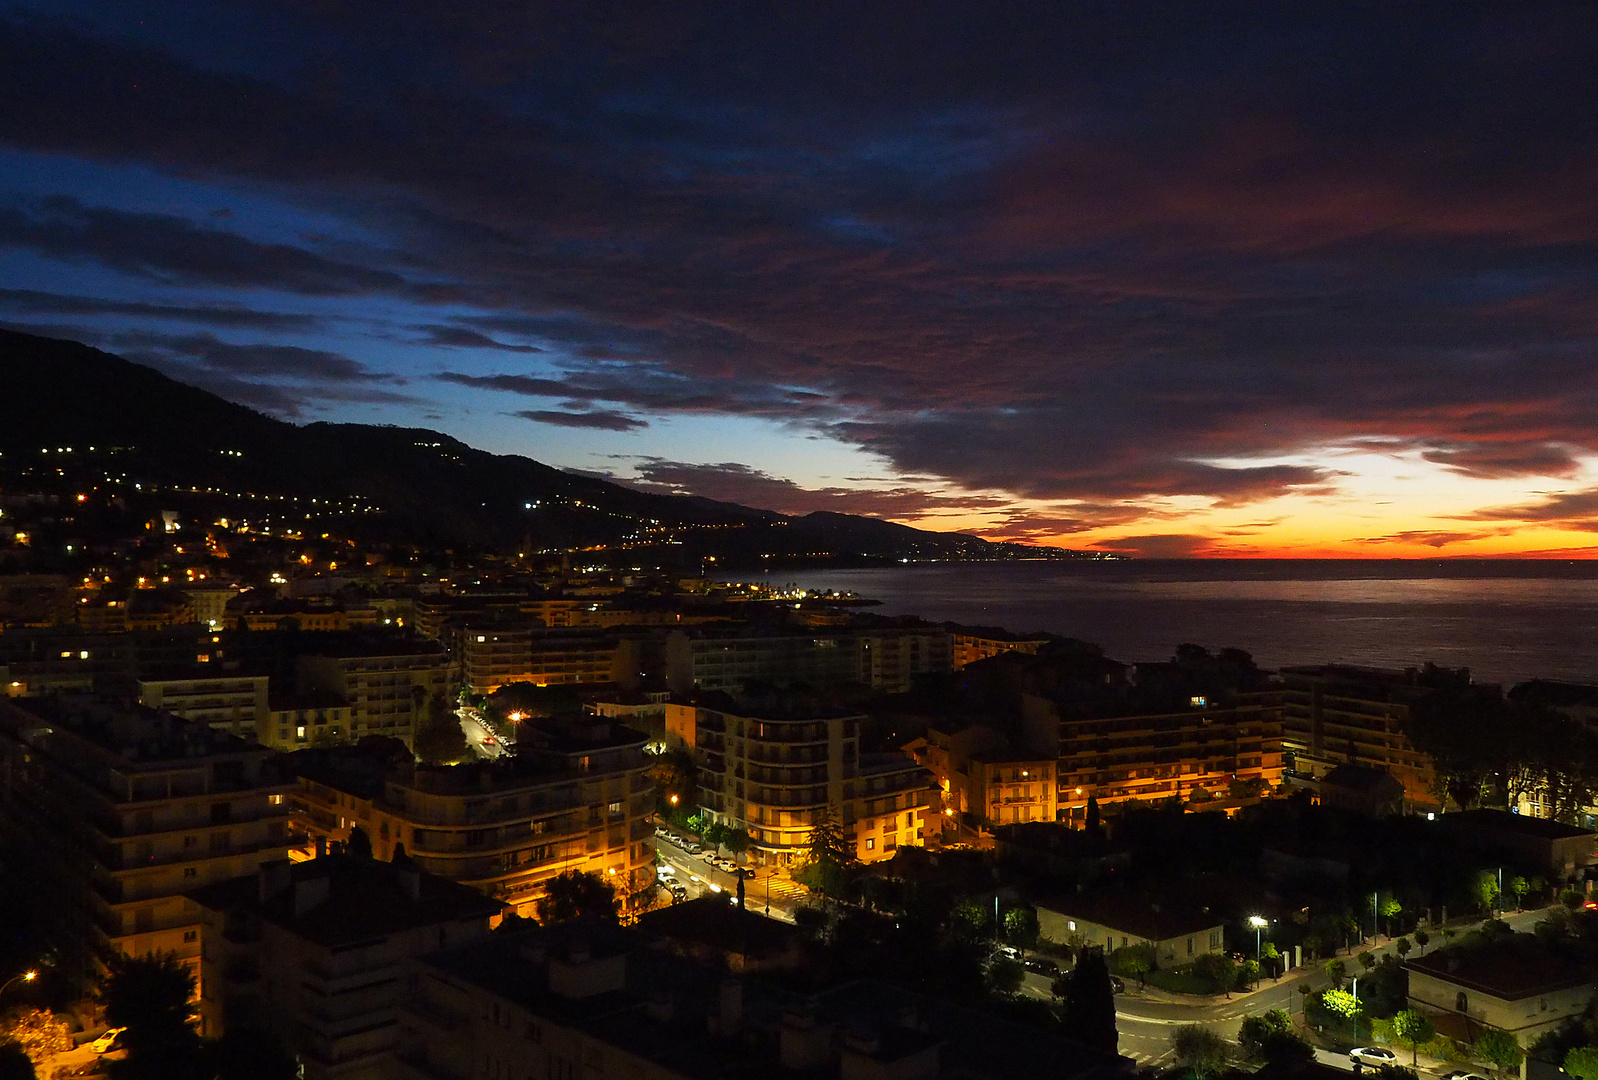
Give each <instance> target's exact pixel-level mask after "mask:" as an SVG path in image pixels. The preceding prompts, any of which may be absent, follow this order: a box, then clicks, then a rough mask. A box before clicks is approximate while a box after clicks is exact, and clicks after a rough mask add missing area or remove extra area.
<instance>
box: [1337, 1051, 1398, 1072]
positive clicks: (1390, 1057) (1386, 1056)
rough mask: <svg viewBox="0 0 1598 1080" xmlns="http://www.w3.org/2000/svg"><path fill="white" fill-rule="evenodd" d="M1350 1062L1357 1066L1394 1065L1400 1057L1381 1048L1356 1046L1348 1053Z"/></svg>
mask: <svg viewBox="0 0 1598 1080" xmlns="http://www.w3.org/2000/svg"><path fill="white" fill-rule="evenodd" d="M1348 1060H1349V1061H1352V1062H1354V1063H1355V1064H1356V1065H1369V1066H1371V1067H1373V1068H1374V1067H1375V1066H1378V1065H1394V1064H1397V1062H1398V1055H1397V1054H1395V1053H1393V1052H1392V1051H1391V1050H1384V1049H1382V1048H1381V1047H1380V1046H1356V1047H1354V1049H1352V1050H1350V1051H1349V1052H1348Z"/></svg>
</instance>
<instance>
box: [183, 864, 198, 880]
mask: <svg viewBox="0 0 1598 1080" xmlns="http://www.w3.org/2000/svg"><path fill="white" fill-rule="evenodd" d="M183 876H184V877H186V878H191V877H199V876H200V870H199V868H198V867H195V866H185V867H184V868H183Z"/></svg>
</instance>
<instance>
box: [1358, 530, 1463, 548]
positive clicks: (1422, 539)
mask: <svg viewBox="0 0 1598 1080" xmlns="http://www.w3.org/2000/svg"><path fill="white" fill-rule="evenodd" d="M1485 535H1489V534H1487V533H1480V532H1449V531H1447V530H1445V529H1405V530H1403V531H1401V532H1396V533H1388V534H1387V535H1386V536H1361V537H1359V538H1357V539H1356V540H1355V543H1359V544H1424V545H1426V546H1427V547H1434V548H1444V547H1447V546H1448V545H1449V544H1459V543H1463V542H1465V541H1466V540H1480V539H1481V538H1482V537H1483V536H1485Z"/></svg>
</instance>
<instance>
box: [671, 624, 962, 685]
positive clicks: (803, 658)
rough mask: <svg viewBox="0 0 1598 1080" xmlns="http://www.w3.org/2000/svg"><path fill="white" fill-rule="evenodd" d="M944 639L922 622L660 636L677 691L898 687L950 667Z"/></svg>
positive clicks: (940, 632)
mask: <svg viewBox="0 0 1598 1080" xmlns="http://www.w3.org/2000/svg"><path fill="white" fill-rule="evenodd" d="M949 643H950V637H949V634H948V633H947V632H946V631H943V630H937V629H932V628H926V627H872V628H866V629H862V628H850V629H844V630H839V631H833V632H816V633H803V634H799V633H794V632H792V631H787V630H784V631H779V632H772V631H770V630H762V629H741V630H726V629H704V630H678V631H673V632H671V633H669V634H668V635H667V637H666V682H667V685H668V686H670V687H671V689H672V692H673V693H679V694H686V693H689V692H691V691H693V690H694V689H695V688H698V689H700V690H730V691H734V692H738V691H742V690H743V689H744V688H745V687H747V686H749V685H751V684H761V683H764V684H769V685H773V686H780V687H786V686H792V685H796V684H802V685H805V686H809V687H813V688H822V687H828V686H840V685H843V684H847V683H857V684H860V685H864V686H869V687H871V688H872V689H875V690H882V691H884V692H886V693H903V692H904V691H906V690H909V689H910V687H911V685H912V684H913V683H914V681H915V678H916V677H917V676H918V675H925V674H929V673H933V672H940V671H948V670H950V667H951V663H952V661H951V658H950V656H951V654H950V644H949Z"/></svg>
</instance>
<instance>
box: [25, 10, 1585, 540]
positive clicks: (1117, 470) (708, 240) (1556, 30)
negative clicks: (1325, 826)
mask: <svg viewBox="0 0 1598 1080" xmlns="http://www.w3.org/2000/svg"><path fill="white" fill-rule="evenodd" d="M0 56H3V57H4V58H5V61H4V62H3V63H0V324H4V325H8V326H12V327H16V328H20V329H32V330H35V331H37V332H40V333H46V334H50V335H54V336H62V337H71V338H74V339H77V340H81V341H86V342H89V343H91V344H94V345H96V346H99V347H101V348H104V349H107V350H109V351H112V352H116V353H118V354H120V355H122V356H126V357H128V358H129V359H132V360H136V361H138V362H140V363H146V364H150V365H153V366H155V367H158V368H160V369H161V370H163V371H165V372H167V373H168V374H170V375H172V376H173V377H175V378H178V379H180V380H182V381H185V382H188V383H192V384H194V385H197V386H202V387H204V388H206V389H209V390H212V391H214V392H216V393H218V394H221V395H222V396H224V397H227V398H229V399H231V400H234V401H238V402H241V403H243V404H246V405H250V406H253V407H255V408H258V409H261V410H262V411H265V412H268V413H270V414H272V415H275V416H279V417H282V418H284V419H288V420H293V421H296V422H312V421H317V420H337V421H359V422H366V423H385V424H398V425H405V426H421V427H430V428H434V429H438V430H442V431H445V432H447V433H449V434H451V435H453V436H456V437H457V438H460V439H462V440H464V441H466V442H467V443H470V444H472V445H474V446H478V447H481V448H483V449H486V450H491V451H494V452H498V453H519V454H526V455H528V456H530V457H534V458H537V459H538V460H541V461H545V462H548V463H550V464H553V465H557V466H560V467H563V468H568V469H573V470H580V471H583V472H589V473H597V474H602V475H608V476H611V477H613V478H615V479H617V480H619V481H621V482H624V483H629V484H632V485H635V486H638V487H643V488H646V489H649V490H656V491H667V492H692V493H694V494H699V495H705V496H709V497H712V498H717V499H726V500H730V501H734V502H740V503H744V504H747V505H752V506H760V507H765V508H770V509H775V510H781V511H784V512H789V513H807V512H810V511H814V510H835V511H842V512H848V513H860V514H872V515H876V516H881V517H887V518H892V519H894V520H897V521H903V522H906V523H909V524H914V525H918V526H921V527H924V528H933V529H942V530H949V529H958V530H963V531H968V532H974V533H978V534H980V535H983V536H986V537H989V538H991V539H1008V540H1017V541H1022V542H1026V543H1037V544H1053V545H1059V546H1064V547H1070V548H1080V549H1090V550H1099V551H1114V552H1122V553H1127V554H1136V555H1144V556H1305V557H1311V556H1313V557H1321V556H1326V557H1428V558H1430V557H1438V556H1450V555H1469V556H1501V555H1517V554H1518V555H1537V556H1548V557H1570V556H1585V555H1588V554H1589V553H1594V552H1598V104H1595V103H1598V64H1595V63H1594V62H1593V57H1594V56H1598V24H1595V22H1594V20H1593V18H1592V9H1591V8H1590V7H1589V6H1586V5H1580V4H1561V5H1539V4H1532V3H1525V4H1512V5H1476V4H1464V3H1458V2H1454V0H1450V2H1446V3H1421V2H1415V3H1405V4H1399V5H1394V4H1356V3H1326V4H1315V3H1305V4H1290V5H1289V4H1257V3H1256V4H1239V5H1231V4H1224V3H1206V4H1184V3H1176V2H1171V3H1160V4H1144V3H1134V2H1119V0H1118V2H1107V3H1068V4H1061V3H1058V2H1050V3H1042V4H1026V3H970V2H961V3H939V2H935V0H925V2H921V0H918V2H917V3H913V4H912V3H898V4H890V3H879V4H871V3H861V2H859V0H852V2H849V3H840V4H830V3H824V2H808V3H805V4H793V5H787V4H770V3H749V4H738V5H728V4H716V3H708V2H707V3H694V4H684V3H681V2H680V0H672V2H669V3H661V4H652V3H611V2H606V0H588V2H583V3H566V4H541V3H536V2H517V3H505V2H501V0H495V2H488V0H450V2H448V3H442V2H439V3H419V2H408V0H384V2H380V3H364V2H355V0H301V2H287V0H285V2H279V3H272V4H251V3H236V2H232V0H207V2H206V3H205V4H199V5H197V4H193V3H188V2H185V3H166V2H163V0H147V2H142V3H120V2H118V0H92V2H83V3H74V2H58V3H27V2H23V3H11V2H7V0H0Z"/></svg>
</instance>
